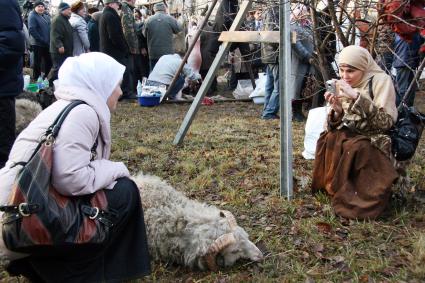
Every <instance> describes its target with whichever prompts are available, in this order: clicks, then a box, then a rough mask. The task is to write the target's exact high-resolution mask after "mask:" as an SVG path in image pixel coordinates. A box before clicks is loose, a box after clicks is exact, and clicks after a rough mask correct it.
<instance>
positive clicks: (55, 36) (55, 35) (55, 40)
mask: <svg viewBox="0 0 425 283" xmlns="http://www.w3.org/2000/svg"><path fill="white" fill-rule="evenodd" d="M61 47H64V48H65V53H64V55H66V56H72V52H73V51H74V39H73V37H72V26H71V24H70V23H69V19H68V18H67V17H65V16H64V15H62V14H60V13H59V14H58V15H57V16H56V17H54V18H53V21H52V26H51V28H50V53H53V54H58V53H59V51H58V49H59V48H61Z"/></svg>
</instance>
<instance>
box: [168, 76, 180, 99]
mask: <svg viewBox="0 0 425 283" xmlns="http://www.w3.org/2000/svg"><path fill="white" fill-rule="evenodd" d="M183 86H184V77H183V76H182V75H180V76H179V77H178V79H177V81H176V83H175V84H174V86H173V88H172V89H170V94H169V95H168V97H169V98H170V99H174V98H176V95H177V93H179V91H180V90H182V88H183Z"/></svg>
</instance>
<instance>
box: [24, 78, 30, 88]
mask: <svg viewBox="0 0 425 283" xmlns="http://www.w3.org/2000/svg"><path fill="white" fill-rule="evenodd" d="M30 79H31V78H30V76H29V75H24V90H27V86H28V85H29V84H30Z"/></svg>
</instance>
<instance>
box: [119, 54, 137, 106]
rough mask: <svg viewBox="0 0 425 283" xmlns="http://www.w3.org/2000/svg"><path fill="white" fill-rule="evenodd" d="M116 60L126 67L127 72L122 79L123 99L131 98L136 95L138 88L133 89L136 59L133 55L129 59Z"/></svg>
mask: <svg viewBox="0 0 425 283" xmlns="http://www.w3.org/2000/svg"><path fill="white" fill-rule="evenodd" d="M116 60H117V61H118V62H119V63H120V64H122V65H124V66H125V72H124V76H123V79H122V84H121V89H122V97H123V98H125V97H129V96H131V95H134V94H135V93H136V88H134V89H133V79H134V59H133V55H128V57H123V58H116Z"/></svg>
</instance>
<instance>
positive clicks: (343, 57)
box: [338, 45, 397, 122]
mask: <svg viewBox="0 0 425 283" xmlns="http://www.w3.org/2000/svg"><path fill="white" fill-rule="evenodd" d="M338 64H339V65H341V64H347V65H350V66H353V67H355V68H357V69H359V70H360V71H363V72H364V74H363V77H362V79H361V80H360V82H359V83H357V84H356V85H353V86H352V87H353V88H354V89H355V90H356V91H358V92H359V93H360V94H361V95H364V96H368V97H370V95H369V80H370V79H371V78H372V77H373V83H372V91H373V102H374V104H375V105H376V106H377V107H378V108H382V109H384V110H385V112H387V113H388V114H389V115H390V116H391V117H392V118H393V120H394V122H395V121H396V120H397V108H396V105H395V99H396V94H395V89H394V85H393V82H392V80H391V77H390V76H389V75H387V74H386V73H385V72H384V71H383V70H382V69H381V68H380V67H379V66H378V64H376V62H375V60H373V57H372V56H371V55H370V53H369V51H367V50H366V49H364V48H363V47H360V46H355V45H350V46H347V47H345V48H344V49H343V50H342V51H341V53H340V54H339V58H338Z"/></svg>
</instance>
